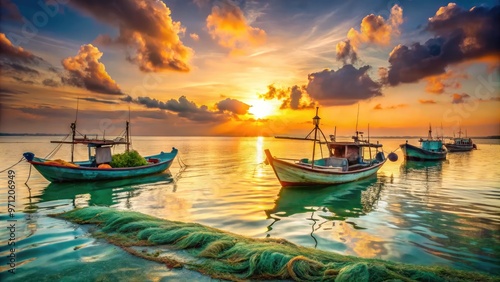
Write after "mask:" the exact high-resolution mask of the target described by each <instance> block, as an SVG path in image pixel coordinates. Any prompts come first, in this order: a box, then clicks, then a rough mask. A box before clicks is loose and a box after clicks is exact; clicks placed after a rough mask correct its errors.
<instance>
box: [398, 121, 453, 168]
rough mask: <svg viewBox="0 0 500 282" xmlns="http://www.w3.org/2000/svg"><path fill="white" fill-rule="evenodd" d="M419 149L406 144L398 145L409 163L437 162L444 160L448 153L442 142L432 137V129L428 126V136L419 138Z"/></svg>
mask: <svg viewBox="0 0 500 282" xmlns="http://www.w3.org/2000/svg"><path fill="white" fill-rule="evenodd" d="M418 142H420V147H417V146H414V145H411V144H408V140H406V143H404V144H401V145H399V146H400V148H401V150H402V151H403V154H404V156H405V160H410V161H437V160H445V159H446V154H447V153H448V151H447V150H446V149H445V148H444V147H443V140H442V139H440V138H433V137H432V128H431V126H430V125H429V135H428V136H427V139H423V138H420V139H419V140H418Z"/></svg>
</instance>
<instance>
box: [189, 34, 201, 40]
mask: <svg viewBox="0 0 500 282" xmlns="http://www.w3.org/2000/svg"><path fill="white" fill-rule="evenodd" d="M189 37H191V39H193V40H194V41H198V40H200V36H198V34H196V33H190V34H189Z"/></svg>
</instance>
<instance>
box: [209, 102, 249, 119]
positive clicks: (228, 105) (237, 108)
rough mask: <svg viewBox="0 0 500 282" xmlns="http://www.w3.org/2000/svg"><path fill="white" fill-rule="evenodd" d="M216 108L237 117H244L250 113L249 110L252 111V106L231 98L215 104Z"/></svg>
mask: <svg viewBox="0 0 500 282" xmlns="http://www.w3.org/2000/svg"><path fill="white" fill-rule="evenodd" d="M215 106H216V107H217V109H219V110H220V111H222V112H224V111H228V112H231V113H234V114H237V115H244V114H246V113H248V109H250V105H247V104H245V103H243V102H241V101H239V100H236V99H231V98H226V99H225V100H222V101H220V102H218V103H217V104H215Z"/></svg>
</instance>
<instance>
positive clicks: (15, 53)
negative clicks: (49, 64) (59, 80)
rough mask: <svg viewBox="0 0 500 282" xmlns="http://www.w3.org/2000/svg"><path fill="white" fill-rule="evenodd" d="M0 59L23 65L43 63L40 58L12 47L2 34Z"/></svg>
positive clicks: (0, 36) (20, 48) (19, 48)
mask: <svg viewBox="0 0 500 282" xmlns="http://www.w3.org/2000/svg"><path fill="white" fill-rule="evenodd" d="M0 57H1V58H2V59H3V58H8V59H10V60H16V61H22V62H25V63H36V62H37V61H43V59H42V58H40V57H37V56H35V55H33V54H32V53H31V52H28V51H26V50H24V49H23V48H22V47H16V46H14V45H13V44H12V42H11V41H10V40H9V39H8V38H7V36H5V34H4V33H0Z"/></svg>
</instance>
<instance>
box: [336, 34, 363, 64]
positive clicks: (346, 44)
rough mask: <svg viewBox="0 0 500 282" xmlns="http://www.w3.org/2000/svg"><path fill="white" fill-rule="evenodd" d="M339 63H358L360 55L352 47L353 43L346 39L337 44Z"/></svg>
mask: <svg viewBox="0 0 500 282" xmlns="http://www.w3.org/2000/svg"><path fill="white" fill-rule="evenodd" d="M336 49H337V61H342V62H343V63H344V65H345V64H347V63H348V61H350V62H351V64H354V63H356V62H357V61H358V54H357V53H356V51H355V50H354V46H352V45H351V41H350V40H349V39H346V40H344V41H341V42H339V43H338V44H337V47H336Z"/></svg>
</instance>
